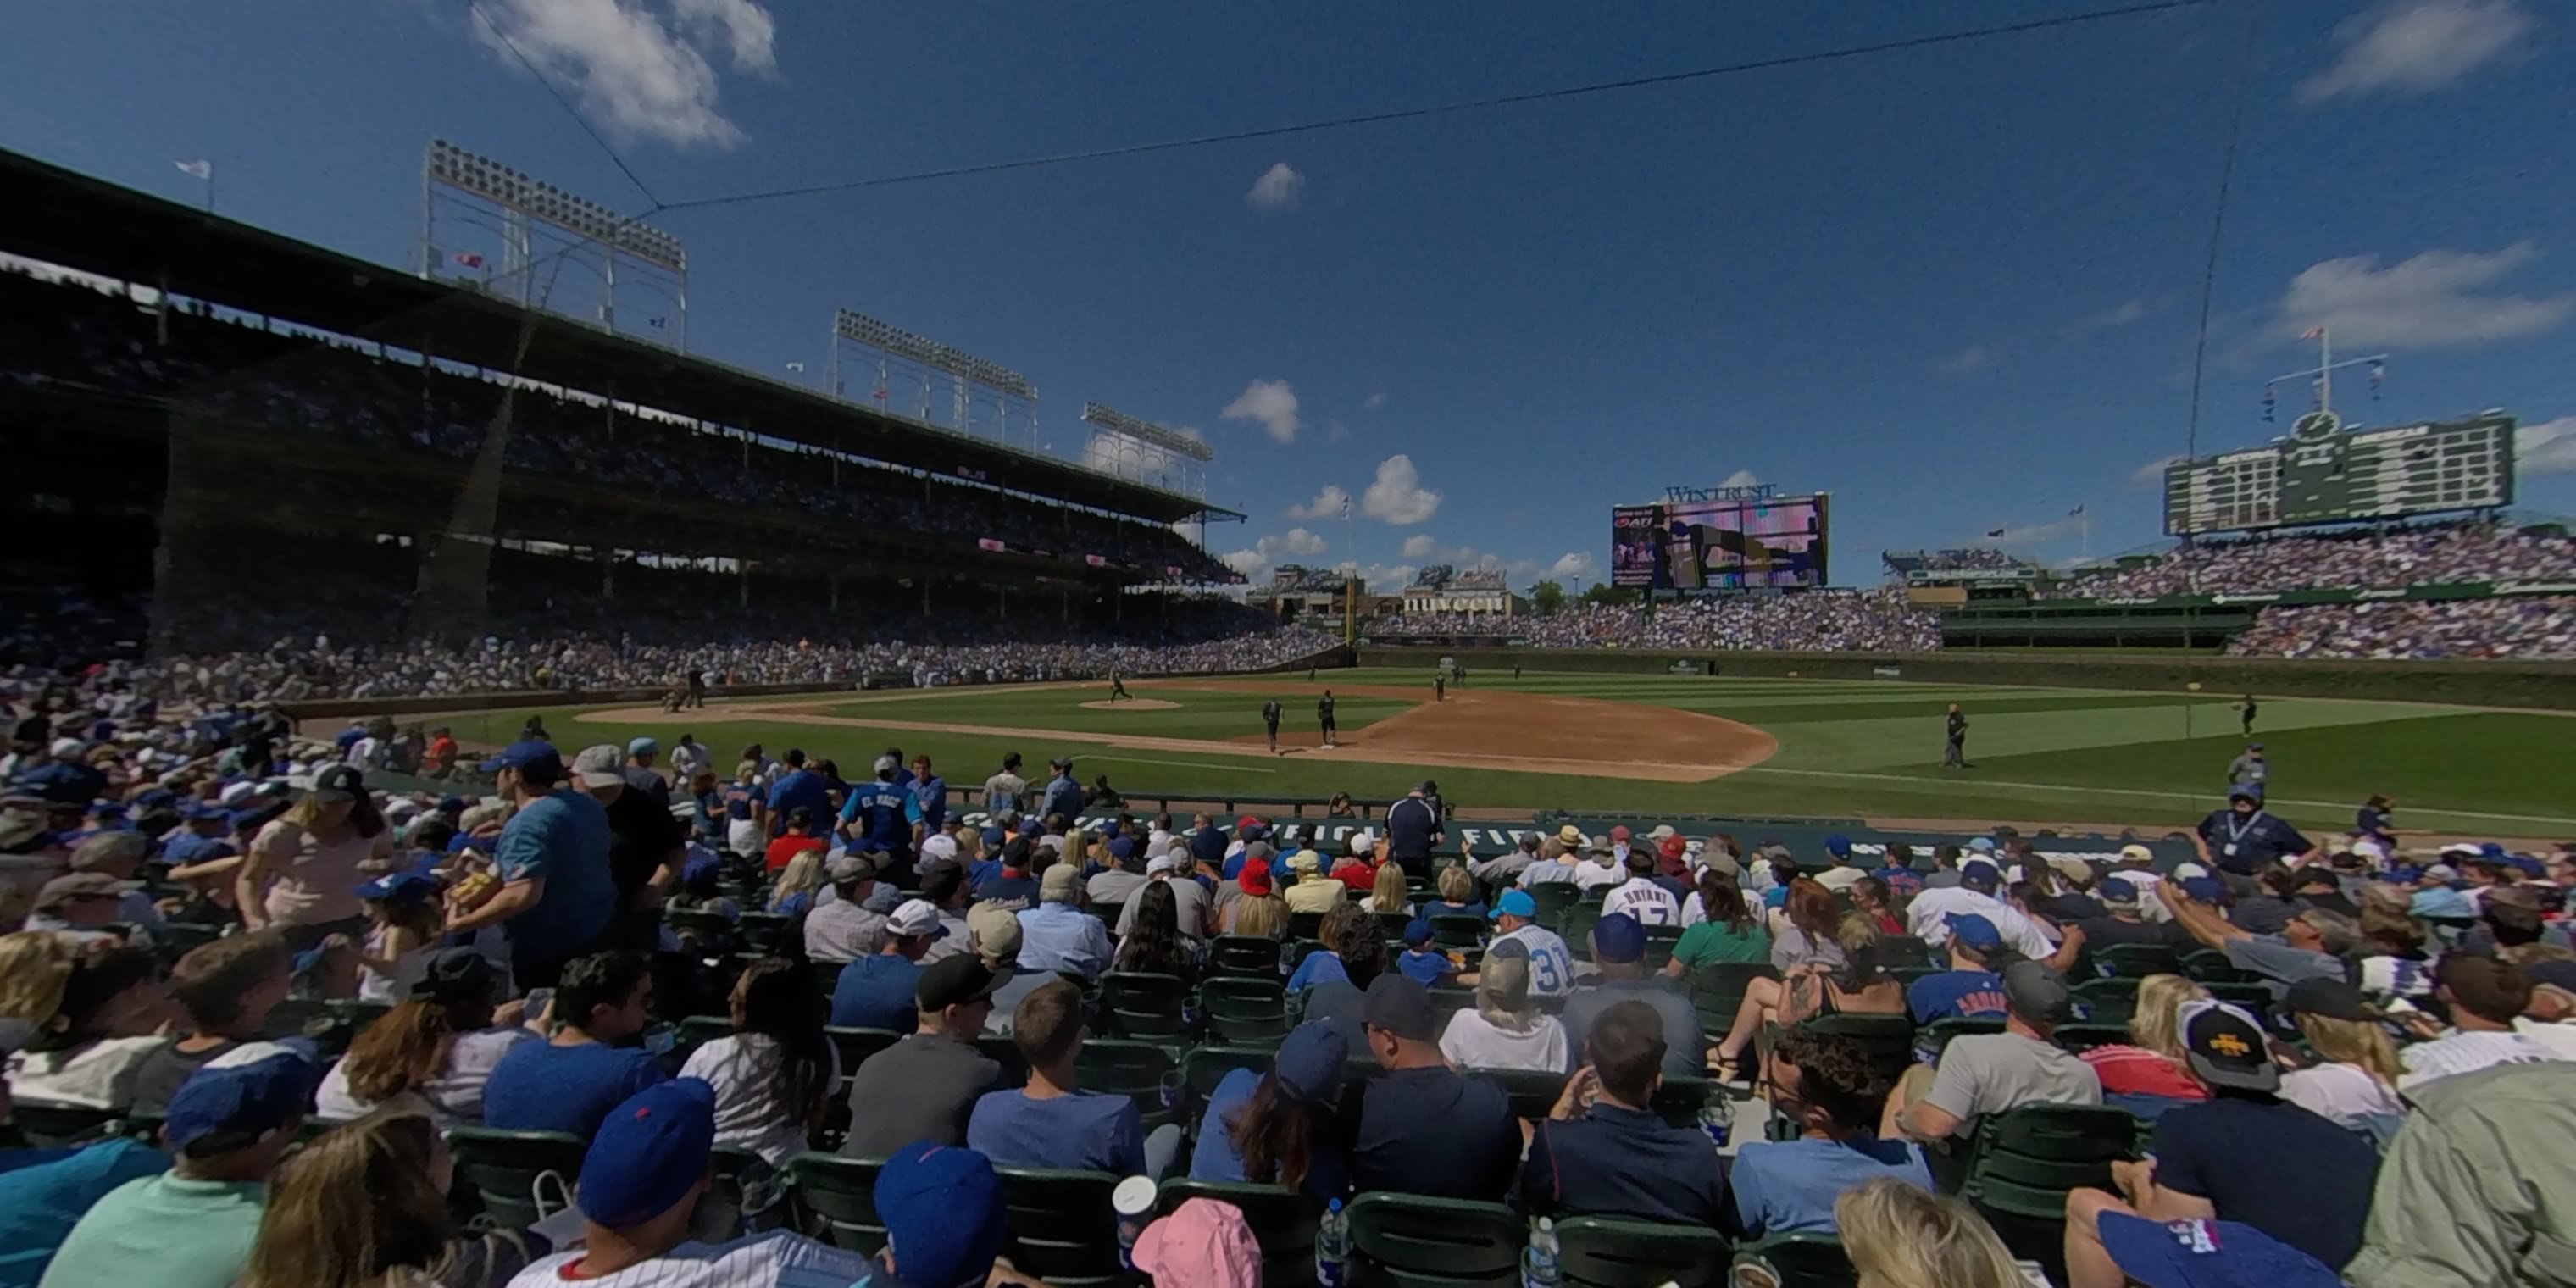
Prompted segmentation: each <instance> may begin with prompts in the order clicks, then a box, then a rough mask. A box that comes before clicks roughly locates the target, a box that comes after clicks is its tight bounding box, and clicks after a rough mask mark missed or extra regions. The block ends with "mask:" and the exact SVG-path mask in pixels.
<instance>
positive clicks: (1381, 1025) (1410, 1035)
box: [1360, 971, 1436, 1042]
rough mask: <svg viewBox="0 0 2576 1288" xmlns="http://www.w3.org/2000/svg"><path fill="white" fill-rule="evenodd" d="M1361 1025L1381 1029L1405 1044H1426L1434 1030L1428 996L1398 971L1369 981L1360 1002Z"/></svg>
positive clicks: (1410, 978) (1409, 978) (1424, 990)
mask: <svg viewBox="0 0 2576 1288" xmlns="http://www.w3.org/2000/svg"><path fill="white" fill-rule="evenodd" d="M1360 1023H1362V1024H1364V1025H1367V1026H1368V1027H1369V1028H1372V1029H1382V1030H1385V1031H1386V1032H1388V1033H1392V1034H1394V1035H1395V1036H1396V1037H1399V1038H1402V1039H1404V1040H1406V1041H1408V1042H1428V1041H1430V1040H1431V1039H1432V1036H1433V1033H1434V1030H1435V1028H1436V1026H1435V1025H1434V1024H1433V1023H1432V1018H1431V993H1430V992H1429V990H1427V989H1425V988H1423V987H1422V985H1420V984H1418V983H1415V982H1414V980H1413V978H1412V977H1411V976H1409V975H1406V974H1404V973H1403V972H1401V971H1387V972H1385V973H1384V974H1381V975H1379V976H1378V977H1377V978H1376V979H1373V980H1370V981H1369V986H1368V995H1367V996H1366V997H1365V998H1362V999H1361V1002H1360Z"/></svg>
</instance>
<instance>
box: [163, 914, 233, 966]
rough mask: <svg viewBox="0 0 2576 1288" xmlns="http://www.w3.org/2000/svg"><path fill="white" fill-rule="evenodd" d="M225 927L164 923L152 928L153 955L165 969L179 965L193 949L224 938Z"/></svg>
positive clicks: (190, 923)
mask: <svg viewBox="0 0 2576 1288" xmlns="http://www.w3.org/2000/svg"><path fill="white" fill-rule="evenodd" d="M223 934H224V931H223V927H221V926H203V925H199V924H197V923H196V922H193V921H169V922H163V923H162V924H160V925H158V926H154V927H153V928H152V955H153V956H154V957H156V958H158V959H159V960H160V962H161V964H162V965H163V966H164V967H169V966H174V965H177V964H178V961H179V959H180V958H182V957H185V956H187V955H188V950H189V949H191V948H198V947H202V946H204V945H206V944H211V943H213V942H215V941H216V940H218V939H221V938H223Z"/></svg>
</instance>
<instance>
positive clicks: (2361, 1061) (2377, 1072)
mask: <svg viewBox="0 0 2576 1288" xmlns="http://www.w3.org/2000/svg"><path fill="white" fill-rule="evenodd" d="M2298 1020H2299V1034H2300V1036H2302V1037H2305V1038H2306V1039H2307V1040H2308V1046H2309V1047H2310V1048H2312V1049H2314V1050H2315V1051H2316V1053H2317V1058H2318V1059H2320V1060H2325V1061H2329V1062H2331V1063H2334V1064H2348V1065H2352V1066H2354V1067H2355V1068H2358V1069H2360V1070H2361V1071H2362V1072H2363V1073H2367V1074H2369V1075H2370V1076H2371V1077H2373V1078H2377V1079H2378V1080H2379V1081H2380V1082H2382V1083H2384V1084H2386V1085H2388V1086H2392V1087H2393V1086H2395V1085H2397V1075H2399V1074H2401V1073H2404V1072H2405V1071H2406V1069H2405V1066H2404V1065H2402V1064H2400V1063H2398V1060H2397V1044H2396V1043H2395V1042H2392V1041H2390V1040H2389V1037H2388V1030H2386V1029H2384V1028H2381V1027H2380V1026H2379V1022H2378V1021H2376V1020H2338V1019H2335V1018H2333V1017H2332V1016H2326V1015H2309V1014H2305V1013H2302V1014H2300V1015H2299V1017H2298Z"/></svg>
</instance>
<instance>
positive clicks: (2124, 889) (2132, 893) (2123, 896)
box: [2093, 877, 2139, 908]
mask: <svg viewBox="0 0 2576 1288" xmlns="http://www.w3.org/2000/svg"><path fill="white" fill-rule="evenodd" d="M2093 897H2095V898H2097V899H2100V900H2101V901H2102V902H2103V903H2105V904H2108V905H2110V906H2111V907H2114V908H2134V907H2136V906H2137V905H2138V898H2139V894H2138V887H2137V886H2136V885H2134V884H2132V883H2131V882H2129V881H2126V880H2123V879H2121V878H2119V877H2104V878H2102V884H2100V885H2097V886H2095V887H2093Z"/></svg>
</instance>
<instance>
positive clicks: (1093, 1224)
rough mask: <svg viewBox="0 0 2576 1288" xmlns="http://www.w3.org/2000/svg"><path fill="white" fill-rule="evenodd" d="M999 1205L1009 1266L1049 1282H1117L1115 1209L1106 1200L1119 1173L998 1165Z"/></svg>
mask: <svg viewBox="0 0 2576 1288" xmlns="http://www.w3.org/2000/svg"><path fill="white" fill-rule="evenodd" d="M995 1170H996V1171H997V1172H999V1173H1000V1175H1001V1180H1002V1208H1003V1221H1004V1225H1005V1228H1006V1229H1007V1231H1008V1233H1009V1236H1010V1253H1009V1255H1010V1258H1011V1265H1012V1267H1013V1268H1015V1269H1017V1270H1018V1271H1019V1272H1020V1273H1021V1274H1023V1275H1026V1276H1028V1277H1029V1278H1032V1279H1035V1280H1038V1281H1039V1282H1041V1283H1045V1284H1049V1285H1052V1286H1053V1288H1065V1286H1066V1285H1102V1286H1104V1288H1105V1286H1106V1285H1109V1284H1113V1283H1117V1282H1120V1281H1122V1279H1123V1277H1124V1271H1123V1270H1122V1269H1121V1268H1120V1266H1119V1258H1118V1213H1117V1209H1116V1208H1114V1207H1112V1206H1111V1205H1110V1202H1109V1196H1110V1193H1111V1191H1113V1190H1116V1189H1117V1188H1118V1178H1117V1177H1115V1176H1112V1175H1110V1174H1109V1173H1107V1172H1076V1171H1059V1170H1055V1169H1051V1168H1035V1167H1003V1168H997V1169H995Z"/></svg>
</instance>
